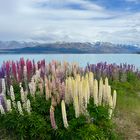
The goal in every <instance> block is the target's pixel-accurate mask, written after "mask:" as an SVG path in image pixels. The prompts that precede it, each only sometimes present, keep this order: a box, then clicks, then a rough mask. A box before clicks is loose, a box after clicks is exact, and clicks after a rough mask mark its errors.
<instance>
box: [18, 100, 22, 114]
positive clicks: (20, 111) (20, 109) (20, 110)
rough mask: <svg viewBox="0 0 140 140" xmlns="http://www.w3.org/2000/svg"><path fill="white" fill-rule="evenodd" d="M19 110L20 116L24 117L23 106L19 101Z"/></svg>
mask: <svg viewBox="0 0 140 140" xmlns="http://www.w3.org/2000/svg"><path fill="white" fill-rule="evenodd" d="M17 108H18V112H19V113H20V115H23V110H22V106H21V102H20V101H17Z"/></svg>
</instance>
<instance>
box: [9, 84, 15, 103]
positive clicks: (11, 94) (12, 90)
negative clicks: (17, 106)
mask: <svg viewBox="0 0 140 140" xmlns="http://www.w3.org/2000/svg"><path fill="white" fill-rule="evenodd" d="M10 96H11V100H12V101H13V102H14V101H15V94H14V89H13V86H12V85H11V86H10Z"/></svg>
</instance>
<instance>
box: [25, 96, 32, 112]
mask: <svg viewBox="0 0 140 140" xmlns="http://www.w3.org/2000/svg"><path fill="white" fill-rule="evenodd" d="M26 110H27V112H28V114H31V102H30V100H29V99H28V100H27V102H26Z"/></svg>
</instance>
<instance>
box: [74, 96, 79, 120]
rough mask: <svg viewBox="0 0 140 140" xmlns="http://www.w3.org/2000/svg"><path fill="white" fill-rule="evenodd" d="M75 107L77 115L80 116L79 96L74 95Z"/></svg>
mask: <svg viewBox="0 0 140 140" xmlns="http://www.w3.org/2000/svg"><path fill="white" fill-rule="evenodd" d="M74 108H75V117H76V118H78V117H79V100H78V96H75V97H74Z"/></svg>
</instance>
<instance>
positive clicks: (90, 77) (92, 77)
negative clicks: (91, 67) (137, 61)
mask: <svg viewBox="0 0 140 140" xmlns="http://www.w3.org/2000/svg"><path fill="white" fill-rule="evenodd" d="M93 81H94V75H93V73H92V72H89V88H90V94H91V96H93Z"/></svg>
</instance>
